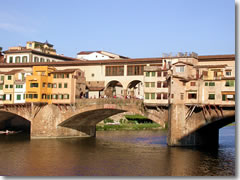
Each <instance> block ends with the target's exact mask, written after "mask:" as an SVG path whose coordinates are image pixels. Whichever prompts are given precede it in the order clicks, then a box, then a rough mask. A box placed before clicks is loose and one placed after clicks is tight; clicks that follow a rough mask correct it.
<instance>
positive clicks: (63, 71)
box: [51, 69, 80, 73]
mask: <svg viewBox="0 0 240 180" xmlns="http://www.w3.org/2000/svg"><path fill="white" fill-rule="evenodd" d="M77 70H80V69H63V70H55V71H53V72H51V73H74V72H75V71H77Z"/></svg>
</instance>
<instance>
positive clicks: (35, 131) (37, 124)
mask: <svg viewBox="0 0 240 180" xmlns="http://www.w3.org/2000/svg"><path fill="white" fill-rule="evenodd" d="M122 112H132V113H135V114H140V115H143V116H145V117H147V118H149V119H151V120H152V121H154V122H156V123H158V124H160V125H161V126H163V127H164V126H165V124H166V123H167V121H168V110H167V109H166V108H165V109H164V108H161V109H158V110H151V109H146V108H145V107H144V105H143V101H142V100H138V99H114V98H103V99H79V100H77V102H76V104H75V105H74V106H70V105H60V104H48V105H43V104H38V105H36V104H34V105H33V104H25V105H5V106H4V108H3V109H2V110H1V112H0V114H3V116H2V118H0V122H1V121H2V122H3V121H4V120H6V119H11V122H12V123H8V124H14V122H16V121H17V119H19V117H22V118H24V119H25V120H28V121H29V122H30V123H31V137H66V136H70V137H71V136H95V133H96V124H97V123H98V122H100V121H102V120H104V119H105V118H107V117H110V116H112V115H115V114H118V113H122ZM16 116H18V118H17V117H16ZM18 121H19V120H18ZM0 124H1V123H0ZM0 128H1V125H0Z"/></svg>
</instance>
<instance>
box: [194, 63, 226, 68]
mask: <svg viewBox="0 0 240 180" xmlns="http://www.w3.org/2000/svg"><path fill="white" fill-rule="evenodd" d="M226 66H227V64H215V65H196V66H194V67H195V68H225V67H226Z"/></svg>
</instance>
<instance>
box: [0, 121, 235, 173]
mask: <svg viewBox="0 0 240 180" xmlns="http://www.w3.org/2000/svg"><path fill="white" fill-rule="evenodd" d="M0 175H1V176H7V175H9V176H233V175H235V126H227V127H225V128H222V129H221V130H220V146H219V148H218V149H216V150H207V149H198V148H180V147H174V148H173V147H168V146H167V145H166V131H163V130H145V131H99V132H97V137H96V138H66V139H32V140H29V139H28V138H26V137H25V136H24V135H8V136H3V135H1V136H0Z"/></svg>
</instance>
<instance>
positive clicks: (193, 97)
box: [188, 93, 197, 99]
mask: <svg viewBox="0 0 240 180" xmlns="http://www.w3.org/2000/svg"><path fill="white" fill-rule="evenodd" d="M188 99H197V94H196V93H188Z"/></svg>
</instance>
